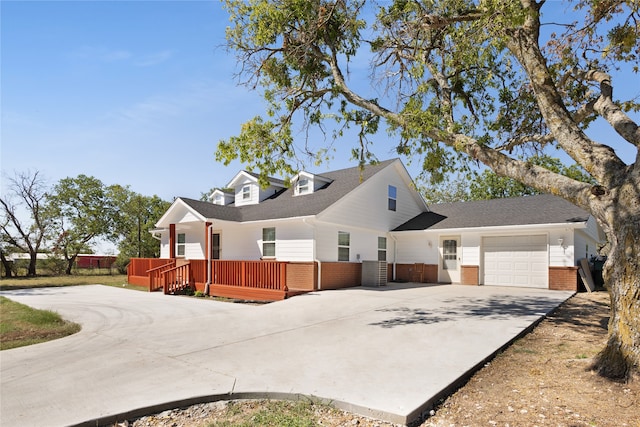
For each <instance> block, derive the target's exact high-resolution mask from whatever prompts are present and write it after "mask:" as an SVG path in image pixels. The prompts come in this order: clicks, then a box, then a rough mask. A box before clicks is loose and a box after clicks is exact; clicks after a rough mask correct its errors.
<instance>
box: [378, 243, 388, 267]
mask: <svg viewBox="0 0 640 427" xmlns="http://www.w3.org/2000/svg"><path fill="white" fill-rule="evenodd" d="M386 260H387V238H386V237H378V261H386Z"/></svg>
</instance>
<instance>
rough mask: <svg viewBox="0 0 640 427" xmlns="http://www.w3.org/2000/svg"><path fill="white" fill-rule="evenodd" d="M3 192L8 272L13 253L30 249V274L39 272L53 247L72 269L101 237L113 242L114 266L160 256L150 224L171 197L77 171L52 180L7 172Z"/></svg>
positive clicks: (1, 232)
mask: <svg viewBox="0 0 640 427" xmlns="http://www.w3.org/2000/svg"><path fill="white" fill-rule="evenodd" d="M5 180H6V185H5V186H4V187H5V188H4V189H3V193H2V196H1V197H0V258H1V261H2V264H3V267H4V271H5V275H6V276H7V277H10V276H11V274H12V268H11V267H12V266H11V262H10V261H9V259H8V255H9V254H11V253H26V254H28V255H29V261H28V265H27V275H28V276H35V275H36V274H37V262H36V261H37V254H38V253H43V252H45V253H50V254H54V255H55V259H56V260H58V261H60V262H63V263H64V265H63V269H64V272H65V273H66V274H71V272H72V268H73V266H74V263H75V261H76V258H77V257H78V255H79V254H82V253H93V249H94V248H95V246H96V245H97V244H98V243H99V242H101V241H107V242H111V243H113V244H115V245H116V246H117V248H118V251H119V254H118V259H117V262H116V266H117V267H118V268H119V269H124V267H125V266H126V265H127V264H128V262H129V258H131V257H142V258H145V257H158V256H159V251H160V245H159V244H158V241H157V240H155V239H154V238H153V236H152V235H151V234H150V233H149V230H150V229H151V228H153V227H154V224H155V223H156V221H157V220H158V219H159V218H160V216H162V214H163V213H164V212H165V211H166V210H167V208H168V207H169V205H170V203H169V202H167V201H164V200H162V199H160V198H159V197H158V196H156V195H154V196H143V195H141V194H138V193H136V192H134V191H131V190H130V189H129V187H128V186H121V185H117V184H116V185H110V186H107V185H105V184H104V183H102V181H100V180H99V179H97V178H94V177H91V176H86V175H78V176H77V177H75V178H71V177H67V178H64V179H61V180H60V181H58V182H57V183H56V184H55V185H53V186H49V185H47V183H46V181H45V180H44V178H43V177H42V175H41V174H40V172H38V171H36V172H33V173H32V172H16V173H15V174H14V176H12V177H9V176H6V177H5Z"/></svg>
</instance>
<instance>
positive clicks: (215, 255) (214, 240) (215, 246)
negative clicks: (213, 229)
mask: <svg viewBox="0 0 640 427" xmlns="http://www.w3.org/2000/svg"><path fill="white" fill-rule="evenodd" d="M211 259H220V233H213V234H212V235H211Z"/></svg>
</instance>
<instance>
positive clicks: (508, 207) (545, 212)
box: [393, 194, 589, 231]
mask: <svg viewBox="0 0 640 427" xmlns="http://www.w3.org/2000/svg"><path fill="white" fill-rule="evenodd" d="M430 209H431V212H424V213H422V214H420V215H418V216H417V217H415V218H413V219H410V220H409V221H407V222H405V223H404V224H402V225H400V226H399V227H397V228H396V229H395V230H393V231H409V230H427V229H429V230H442V229H456V228H474V227H491V226H500V225H529V224H531V225H534V224H560V223H565V222H566V223H572V222H585V221H587V220H588V219H589V213H588V212H586V211H584V210H582V209H580V208H579V207H577V206H575V205H573V204H572V203H570V202H568V201H566V200H564V199H562V198H560V197H556V196H552V195H549V194H543V195H537V196H526V197H514V198H508V199H493V200H478V201H469V202H456V203H443V204H437V205H431V206H430Z"/></svg>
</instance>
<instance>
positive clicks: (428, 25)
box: [216, 0, 640, 379]
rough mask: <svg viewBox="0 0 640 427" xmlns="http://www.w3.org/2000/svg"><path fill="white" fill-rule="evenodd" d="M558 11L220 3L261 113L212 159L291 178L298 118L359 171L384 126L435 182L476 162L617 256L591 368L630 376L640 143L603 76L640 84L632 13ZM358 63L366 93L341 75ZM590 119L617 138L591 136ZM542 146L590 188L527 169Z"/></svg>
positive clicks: (462, 0) (486, 5)
mask: <svg viewBox="0 0 640 427" xmlns="http://www.w3.org/2000/svg"><path fill="white" fill-rule="evenodd" d="M565 4H566V7H567V9H566V14H565V15H561V16H554V17H549V16H547V15H545V11H546V7H547V6H548V5H545V2H544V1H543V0H541V1H535V0H478V1H472V0H441V1H436V0H393V1H384V2H379V3H375V2H374V3H371V4H366V2H365V1H348V0H277V1H273V0H248V1H243V0H226V1H225V5H226V8H227V10H228V11H229V13H230V22H231V24H230V26H229V27H228V29H227V40H228V46H229V48H230V50H232V51H234V52H235V53H236V54H237V57H238V60H239V64H240V66H241V68H240V71H239V76H240V78H241V82H242V83H244V84H247V85H250V86H251V87H252V88H261V89H263V90H264V97H265V99H266V100H267V102H268V105H269V106H268V108H267V111H266V115H265V117H255V118H253V119H251V120H249V121H248V122H246V123H245V124H244V125H243V127H242V129H241V131H240V133H239V135H238V136H235V137H232V138H229V139H228V140H226V141H221V142H220V143H219V145H218V150H217V154H216V157H217V158H218V159H219V160H224V161H227V162H229V161H231V160H233V159H237V158H239V159H240V160H241V161H243V162H246V163H248V164H249V166H250V167H256V168H258V169H259V170H260V171H261V173H262V174H272V173H276V172H285V173H291V172H293V171H294V169H295V167H296V166H295V162H296V161H297V160H296V156H297V155H298V154H299V151H300V148H296V145H295V144H294V138H293V135H294V131H295V129H294V127H293V123H294V121H298V120H299V122H298V123H302V124H303V126H305V127H313V126H317V127H319V128H320V129H323V130H326V131H330V130H331V129H333V131H334V134H335V135H336V136H338V137H339V136H340V135H342V132H343V131H344V129H345V128H348V127H351V131H352V132H355V135H356V139H355V142H354V146H353V149H354V153H355V154H357V155H358V157H359V158H360V159H361V161H365V160H366V159H367V153H368V152H369V150H368V148H369V147H370V145H369V144H370V143H371V141H372V139H371V136H372V135H375V134H376V133H377V132H378V131H379V128H380V127H382V125H385V127H386V130H387V132H389V134H390V135H391V136H392V138H393V139H395V141H396V142H397V144H396V147H395V149H396V150H397V152H398V153H399V154H401V155H407V156H411V158H412V159H415V158H416V157H417V158H420V159H422V162H423V168H424V170H425V171H427V172H429V173H430V175H431V177H432V178H434V179H435V180H437V179H439V178H441V177H442V176H444V175H445V174H447V173H448V172H450V171H451V170H453V169H457V168H460V167H464V166H465V165H468V164H470V163H471V164H474V163H477V162H480V163H482V164H484V165H486V166H487V167H489V168H491V169H492V170H493V171H494V172H496V173H497V174H499V175H502V176H505V177H509V178H512V179H515V180H517V181H519V182H521V183H523V184H525V185H527V186H529V187H532V188H535V189H537V190H539V191H542V192H546V193H551V194H555V195H558V196H560V197H563V198H565V199H567V200H569V201H571V202H572V203H574V204H576V205H577V206H580V207H582V208H584V209H586V210H587V211H589V212H591V213H592V214H593V215H594V216H595V218H597V220H598V221H599V223H600V224H601V225H602V227H603V228H604V230H605V232H606V235H607V237H608V239H609V243H610V246H611V250H610V252H609V258H608V261H607V263H606V265H605V268H604V277H605V280H606V284H607V285H608V287H609V289H610V293H611V317H610V322H609V339H608V342H607V345H606V348H604V349H603V351H602V352H601V353H600V354H599V356H598V358H597V361H596V363H595V366H594V367H595V368H596V369H597V371H598V372H599V373H601V374H602V375H605V376H608V377H612V378H623V379H626V378H629V376H630V374H631V372H633V371H634V370H635V369H637V367H638V365H639V364H640V162H638V160H640V158H639V157H638V149H639V148H640V130H639V128H638V125H637V123H635V122H634V121H633V120H632V119H631V118H630V116H629V115H628V111H629V110H630V109H636V111H637V107H638V104H637V102H636V101H637V99H636V100H634V99H633V96H634V94H630V93H617V96H621V97H625V96H627V97H628V96H631V98H627V99H624V98H621V99H619V98H617V97H614V94H613V88H614V83H615V82H613V81H612V79H611V78H610V76H609V74H610V73H611V71H612V70H614V69H619V68H622V69H624V70H628V71H630V72H632V71H635V72H637V69H638V67H637V65H638V58H639V56H640V47H639V46H640V43H638V39H639V37H638V35H639V32H640V29H639V27H638V21H639V20H640V11H639V8H640V6H639V5H638V3H637V2H634V1H632V0H607V1H602V0H576V1H574V2H573V3H571V2H569V3H565ZM574 18H575V21H574V20H573V19H574ZM554 21H555V22H554ZM545 24H546V25H545ZM552 31H555V33H554V32H552ZM363 62H369V64H370V67H371V77H372V79H371V84H370V85H366V84H364V83H366V82H363V81H362V78H361V75H360V76H359V77H358V78H357V79H351V78H350V74H349V71H350V67H358V66H362V64H363ZM331 119H333V120H335V121H336V124H335V125H333V126H330V125H329V124H328V123H329V122H328V121H329V120H331ZM596 119H600V120H601V121H602V122H604V123H607V124H608V125H610V126H611V127H612V128H613V129H614V130H615V132H616V133H617V138H612V139H611V140H607V141H596V140H594V139H592V138H590V137H589V136H588V135H587V133H586V132H585V130H586V129H587V127H588V125H589V123H591V122H593V121H594V120H596ZM344 141H345V140H344V139H342V140H340V139H339V140H338V143H346V142H344ZM623 145H627V146H628V147H631V149H632V150H635V151H634V153H636V157H635V160H634V163H630V164H627V163H625V161H623V159H622V158H621V157H620V155H619V152H618V151H617V150H619V148H620V147H621V146H623ZM546 147H555V148H557V149H559V150H561V151H563V152H564V153H566V154H567V155H568V156H569V157H570V158H572V159H573V161H574V162H575V163H577V164H578V165H579V166H581V167H582V168H583V169H584V170H585V171H586V172H587V173H589V174H590V176H591V177H592V178H593V179H594V180H595V182H596V184H595V185H594V184H592V183H585V182H581V181H578V180H575V179H572V178H570V177H567V176H564V175H561V174H559V173H556V172H554V171H552V170H549V169H547V168H545V167H543V166H539V165H535V164H533V163H531V162H527V161H526V156H528V155H531V154H533V153H538V152H540V150H544V149H545V148H546ZM303 149H304V148H303Z"/></svg>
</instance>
